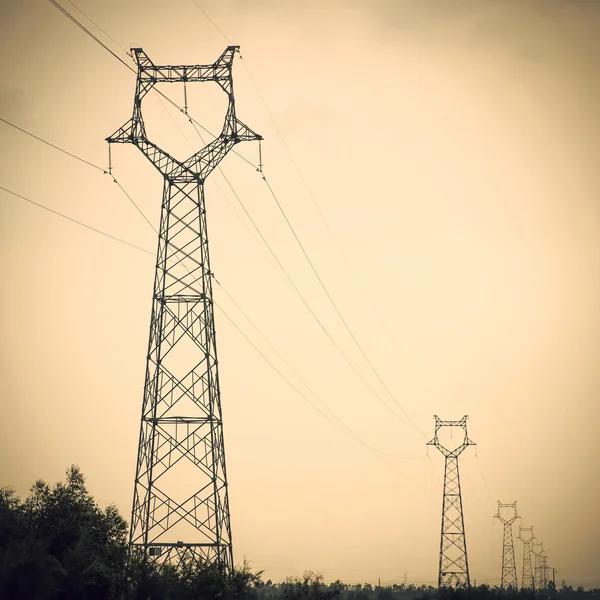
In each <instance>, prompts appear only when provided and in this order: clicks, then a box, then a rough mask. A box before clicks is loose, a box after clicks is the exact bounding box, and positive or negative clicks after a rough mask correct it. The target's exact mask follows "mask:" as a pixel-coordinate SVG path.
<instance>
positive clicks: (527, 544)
mask: <svg viewBox="0 0 600 600" xmlns="http://www.w3.org/2000/svg"><path fill="white" fill-rule="evenodd" d="M524 533H525V535H523V534H524ZM517 539H518V540H521V541H522V542H523V573H522V582H521V585H522V587H523V589H530V590H533V589H535V582H534V580H533V569H532V568H531V544H532V542H533V540H534V539H535V536H534V535H533V527H521V526H520V525H519V535H518V536H517Z"/></svg>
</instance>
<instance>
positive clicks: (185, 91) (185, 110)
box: [183, 79, 188, 115]
mask: <svg viewBox="0 0 600 600" xmlns="http://www.w3.org/2000/svg"><path fill="white" fill-rule="evenodd" d="M183 113H184V114H186V115H187V114H188V103H187V79H184V80H183Z"/></svg>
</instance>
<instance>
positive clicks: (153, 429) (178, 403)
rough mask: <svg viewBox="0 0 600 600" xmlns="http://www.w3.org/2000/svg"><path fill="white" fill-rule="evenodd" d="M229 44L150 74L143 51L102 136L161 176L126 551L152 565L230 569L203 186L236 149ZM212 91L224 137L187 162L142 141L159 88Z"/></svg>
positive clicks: (241, 134)
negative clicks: (120, 115) (146, 106)
mask: <svg viewBox="0 0 600 600" xmlns="http://www.w3.org/2000/svg"><path fill="white" fill-rule="evenodd" d="M236 51H238V47H237V46H229V47H228V48H227V49H226V50H225V51H224V52H223V54H222V55H221V56H220V57H219V58H218V59H217V60H216V61H215V62H214V63H213V64H209V65H184V66H179V65H177V66H157V65H155V64H154V63H153V62H152V61H151V60H150V59H149V58H148V56H147V55H146V54H145V53H144V51H143V50H142V49H141V48H134V49H132V52H133V54H134V56H135V59H136V62H137V67H138V70H137V81H136V89H135V99H134V103H133V116H132V117H131V119H130V120H129V121H127V123H126V124H125V125H123V127H121V128H120V129H118V130H117V131H116V132H115V133H114V134H113V135H111V136H110V137H109V138H107V141H108V142H109V144H111V143H130V144H134V145H135V146H137V147H138V148H139V150H141V151H142V153H143V154H144V155H145V156H146V157H147V158H148V160H149V161H150V162H151V163H152V164H153V165H154V166H155V167H156V169H158V171H159V172H160V173H161V174H162V176H163V177H164V186H163V196H162V207H161V218H160V229H159V232H158V250H157V261H156V273H155V279H154V293H153V300H152V316H151V321H150V339H149V344H148V354H147V368H146V379H145V385H144V397H143V403H142V415H141V427H140V437H139V449H138V458H137V464H136V473H135V485H134V495H133V508H132V515H131V528H130V536H129V544H130V549H131V551H132V552H136V551H137V552H142V553H143V555H144V556H145V557H146V558H147V559H148V560H150V561H157V562H170V563H171V564H174V565H176V566H183V565H188V564H190V563H195V562H202V563H205V564H210V565H214V566H217V567H218V568H219V569H223V570H230V569H231V568H232V566H233V550H232V542H231V525H230V519H229V499H228V490H227V474H226V467H225V446H224V441H223V423H222V411H221V397H220V388H219V375H218V361H217V347H216V338H215V325H214V312H213V311H214V307H213V294H212V273H211V270H210V260H209V251H208V236H207V227H206V208H205V201H204V183H205V181H206V178H207V177H208V175H209V174H210V173H211V172H212V171H213V170H214V169H215V168H216V167H217V165H218V164H219V163H220V161H221V160H223V158H225V155H226V154H227V153H228V152H229V151H230V150H231V149H232V148H233V147H234V146H235V145H236V144H238V143H239V142H242V141H251V140H260V139H262V138H261V136H259V135H258V134H256V133H255V132H253V131H252V130H251V129H249V128H248V127H247V126H246V125H244V124H243V123H242V122H241V121H239V120H238V119H237V117H236V110H235V98H234V94H233V75H232V65H233V58H234V55H235V52H236ZM210 81H212V82H216V83H217V84H218V85H219V86H220V87H221V89H222V90H223V91H224V92H225V94H226V95H227V98H228V104H227V111H226V115H225V118H224V124H223V129H222V131H221V133H220V135H219V136H218V137H217V138H215V139H214V140H213V141H211V142H210V143H209V144H208V145H206V146H205V147H204V148H201V149H200V150H198V152H196V153H195V154H193V155H192V156H190V157H189V158H188V159H186V160H184V161H180V160H178V159H176V158H174V157H173V156H171V155H170V154H168V153H167V152H165V151H164V150H162V149H161V148H159V147H158V146H157V145H156V144H154V143H153V142H151V141H150V140H149V139H148V137H147V135H146V127H145V125H144V119H143V116H142V100H143V98H144V97H145V96H146V94H148V92H150V91H151V90H152V89H153V88H154V86H156V85H159V84H165V83H174V82H184V85H186V84H187V83H192V82H210Z"/></svg>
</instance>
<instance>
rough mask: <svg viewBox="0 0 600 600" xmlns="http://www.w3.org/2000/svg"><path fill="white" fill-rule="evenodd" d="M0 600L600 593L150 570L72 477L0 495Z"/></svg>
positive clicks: (571, 598) (535, 598)
mask: <svg viewBox="0 0 600 600" xmlns="http://www.w3.org/2000/svg"><path fill="white" fill-rule="evenodd" d="M0 598H1V599H2V600H75V599H77V600H213V599H218V600H337V599H339V600H600V590H587V591H586V590H584V589H583V588H581V587H580V588H577V589H576V590H574V589H572V588H571V587H563V588H561V589H558V590H557V589H555V588H554V587H553V586H552V585H550V586H549V589H547V590H541V591H538V592H535V593H533V592H531V591H512V590H507V591H506V590H500V589H499V588H490V587H488V586H485V585H483V586H479V587H472V588H469V589H443V590H439V591H438V590H436V589H435V588H433V587H431V586H421V587H416V586H413V585H409V586H404V585H394V586H390V587H380V586H375V587H373V586H371V585H370V584H365V585H344V584H343V583H341V582H340V581H336V582H334V583H329V584H326V583H325V582H324V581H323V577H322V576H321V575H319V574H315V573H312V572H311V571H307V572H305V573H304V575H303V576H302V577H299V578H288V579H287V580H286V581H285V582H284V583H278V584H274V583H273V582H271V581H270V580H269V581H267V582H266V583H265V582H263V581H262V580H261V574H260V573H253V572H252V571H251V570H250V568H249V566H248V565H247V564H244V565H243V566H242V567H241V568H238V569H235V570H234V571H233V572H232V573H229V574H226V573H223V572H221V571H219V570H218V569H215V568H213V567H209V566H206V565H192V564H188V565H182V566H180V568H174V567H173V566H171V565H168V564H167V565H157V564H154V565H150V564H148V563H147V562H145V561H144V560H142V559H140V558H139V557H135V556H131V557H128V556H127V523H126V522H125V520H124V519H123V518H122V517H121V516H120V515H119V512H118V511H117V509H116V508H115V507H114V506H109V507H107V508H106V509H104V510H103V509H101V508H100V507H98V505H97V504H96V502H95V501H94V500H93V498H92V497H91V496H90V494H89V492H88V491H87V489H86V487H85V480H84V477H83V475H82V474H81V472H80V470H79V469H78V468H77V467H75V466H72V467H71V468H70V469H68V470H67V473H66V481H65V483H57V484H56V485H55V486H53V487H51V486H49V485H48V484H46V483H44V482H43V481H38V482H36V483H35V484H34V486H33V487H32V488H31V492H30V494H29V496H28V497H27V498H26V499H25V501H21V500H20V499H19V498H18V497H17V496H16V495H15V493H14V491H13V490H11V489H9V488H0Z"/></svg>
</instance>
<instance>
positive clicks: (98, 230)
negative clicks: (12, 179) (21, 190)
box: [0, 186, 154, 256]
mask: <svg viewBox="0 0 600 600" xmlns="http://www.w3.org/2000/svg"><path fill="white" fill-rule="evenodd" d="M0 190H4V191H5V192H8V193H9V194H12V195H13V196H16V197H17V198H21V200H25V202H29V203H30V204H33V205H35V206H38V207H39V208H43V209H44V210H47V211H48V212H51V213H52V214H55V215H57V216H59V217H62V218H63V219H67V220H68V221H71V222H72V223H76V224H77V225H81V226H82V227H85V228H86V229H89V230H91V231H95V232H96V233H99V234H100V235H103V236H105V237H107V238H110V239H111V240H115V241H116V242H119V243H121V244H125V245H126V246H130V247H131V248H135V249H136V250H139V251H140V252H145V253H146V254H150V255H151V256H154V252H150V251H149V250H146V249H145V248H142V247H141V246H137V245H136V244H132V243H131V242H128V241H126V240H124V239H122V238H120V237H117V236H115V235H112V234H110V233H106V231H102V230H101V229H96V228H95V227H92V226H91V225H88V224H87V223H83V222H82V221H78V220H77V219H73V218H72V217H69V216H68V215H65V214H63V213H61V212H59V211H57V210H54V209H53V208H50V207H48V206H46V205H44V204H40V203H39V202H35V201H34V200H31V199H29V198H26V197H25V196H22V195H21V194H17V192H13V191H12V190H9V189H7V188H5V187H2V186H0Z"/></svg>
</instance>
